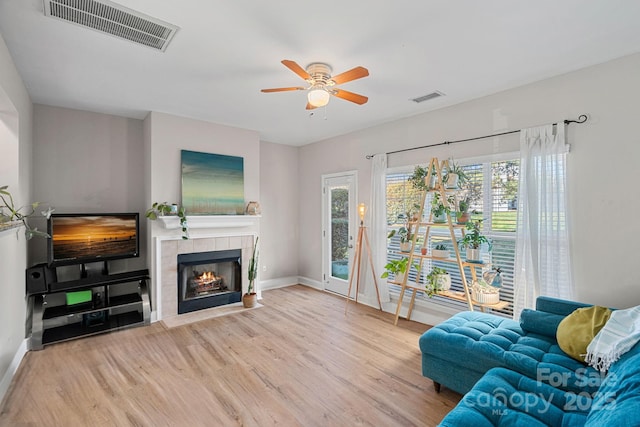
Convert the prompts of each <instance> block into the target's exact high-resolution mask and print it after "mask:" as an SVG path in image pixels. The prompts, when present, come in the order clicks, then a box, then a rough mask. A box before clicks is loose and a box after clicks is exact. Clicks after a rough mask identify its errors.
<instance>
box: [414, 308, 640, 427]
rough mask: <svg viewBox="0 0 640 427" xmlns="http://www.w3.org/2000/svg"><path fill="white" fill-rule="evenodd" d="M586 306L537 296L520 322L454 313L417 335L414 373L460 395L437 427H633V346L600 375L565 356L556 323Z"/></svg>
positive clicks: (639, 417) (638, 418)
mask: <svg viewBox="0 0 640 427" xmlns="http://www.w3.org/2000/svg"><path fill="white" fill-rule="evenodd" d="M586 306H588V305H586V304H581V303H576V302H572V301H564V300H559V299H554V298H546V297H540V298H538V300H537V304H536V310H525V311H523V312H522V315H521V318H520V322H516V321H514V320H511V319H505V318H502V317H498V316H495V315H492V314H487V313H478V312H463V313H459V314H457V315H455V316H453V317H452V318H450V319H449V320H447V321H445V322H443V323H441V324H439V325H437V326H435V327H433V328H431V329H429V330H428V331H427V332H425V333H424V334H423V335H422V336H421V337H420V343H419V344H420V349H421V351H422V373H423V375H424V376H425V377H428V378H431V379H432V380H433V381H434V385H435V386H436V390H439V389H440V386H441V385H442V386H445V387H448V388H450V389H452V390H454V391H457V392H458V393H461V394H464V395H465V396H464V397H463V398H462V400H461V401H460V403H459V404H458V405H457V406H456V407H455V408H454V409H453V410H452V411H451V412H450V413H449V414H448V415H447V416H446V417H445V418H444V419H443V420H442V423H441V424H440V425H441V426H445V427H453V426H456V427H460V426H473V427H483V426H513V425H517V426H518V427H526V426H585V425H587V426H618V425H620V426H625V427H629V426H640V345H636V346H635V347H634V348H633V349H632V350H631V351H629V352H627V353H626V354H625V355H623V357H622V358H621V359H620V360H619V361H618V362H617V363H615V364H614V365H613V366H612V367H611V369H610V371H609V373H608V375H607V376H604V375H601V374H600V373H599V372H598V371H596V370H594V369H593V368H591V367H589V366H587V365H585V364H583V363H581V362H578V361H576V360H574V359H572V358H571V357H569V356H568V355H566V354H565V353H564V352H563V351H562V350H561V349H560V347H558V343H557V341H556V329H557V327H558V324H559V323H560V321H561V320H562V319H563V318H564V317H565V316H567V315H568V314H570V313H572V312H573V311H574V310H576V309H577V308H580V307H586Z"/></svg>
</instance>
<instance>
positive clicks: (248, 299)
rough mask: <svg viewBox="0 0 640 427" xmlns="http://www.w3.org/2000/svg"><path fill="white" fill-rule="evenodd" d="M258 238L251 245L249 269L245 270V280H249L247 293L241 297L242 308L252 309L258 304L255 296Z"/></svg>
mask: <svg viewBox="0 0 640 427" xmlns="http://www.w3.org/2000/svg"><path fill="white" fill-rule="evenodd" d="M258 239H259V238H258V237H256V241H255V242H254V244H253V253H252V254H251V259H250V260H249V268H247V279H248V280H249V286H248V287H247V293H245V294H244V295H242V305H243V306H244V308H253V307H255V306H256V304H257V302H258V295H257V294H256V291H255V289H256V286H255V281H256V277H257V276H258Z"/></svg>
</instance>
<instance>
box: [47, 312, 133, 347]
mask: <svg viewBox="0 0 640 427" xmlns="http://www.w3.org/2000/svg"><path fill="white" fill-rule="evenodd" d="M143 324H144V317H143V315H142V313H138V312H135V311H133V312H128V313H123V314H115V315H114V314H112V315H110V316H109V318H108V319H107V320H106V321H105V322H104V323H102V324H100V325H94V326H86V325H85V324H84V322H76V323H71V324H69V325H64V326H57V327H55V328H51V329H46V330H45V331H44V333H43V334H42V344H43V345H45V344H51V343H54V342H60V341H67V340H70V339H74V338H78V337H86V336H89V335H95V334H100V333H103V332H107V331H114V330H117V329H122V328H125V327H130V326H141V325H143Z"/></svg>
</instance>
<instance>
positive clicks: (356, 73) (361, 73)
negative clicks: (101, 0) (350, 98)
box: [331, 67, 369, 85]
mask: <svg viewBox="0 0 640 427" xmlns="http://www.w3.org/2000/svg"><path fill="white" fill-rule="evenodd" d="M368 75H369V70H367V69H366V68H364V67H356V68H352V69H351V70H349V71H345V72H344V73H342V74H338V75H337V76H333V77H331V80H333V81H334V83H335V84H337V85H340V84H342V83H346V82H350V81H352V80H357V79H361V78H363V77H367V76H368Z"/></svg>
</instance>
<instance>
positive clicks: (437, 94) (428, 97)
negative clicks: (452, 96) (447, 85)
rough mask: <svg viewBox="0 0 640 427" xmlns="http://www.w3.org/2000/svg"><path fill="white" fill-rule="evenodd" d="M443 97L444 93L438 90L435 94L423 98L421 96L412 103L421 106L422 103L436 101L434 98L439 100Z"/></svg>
mask: <svg viewBox="0 0 640 427" xmlns="http://www.w3.org/2000/svg"><path fill="white" fill-rule="evenodd" d="M441 96H444V93H442V92H440V91H437V90H436V91H435V92H431V93H428V94H426V95H422V96H419V97H417V98H413V99H412V101H413V102H415V103H416V104H419V103H421V102H424V101H428V100H430V99H434V98H439V97H441Z"/></svg>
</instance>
